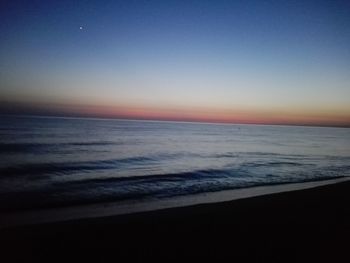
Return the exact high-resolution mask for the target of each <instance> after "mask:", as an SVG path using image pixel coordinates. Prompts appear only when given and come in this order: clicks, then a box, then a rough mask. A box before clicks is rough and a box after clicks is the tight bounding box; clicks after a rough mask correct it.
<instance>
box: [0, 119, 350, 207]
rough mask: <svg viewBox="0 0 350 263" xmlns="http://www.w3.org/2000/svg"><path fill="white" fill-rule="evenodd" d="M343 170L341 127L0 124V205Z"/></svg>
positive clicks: (348, 143) (179, 192)
mask: <svg viewBox="0 0 350 263" xmlns="http://www.w3.org/2000/svg"><path fill="white" fill-rule="evenodd" d="M347 176H350V129H348V128H331V127H305V126H304V127H302V126H277V125H250V124H249V125H248V124H245V125H240V124H209V123H190V122H165V121H138V120H116V119H93V118H90V119H89V118H58V117H28V116H26V117H23V116H5V117H1V121H0V212H11V211H27V210H35V209H46V208H56V207H67V206H69V207H71V206H76V205H82V204H96V203H106V202H117V203H118V202H125V201H127V202H131V203H135V204H136V203H138V202H148V201H154V200H165V199H167V200H169V199H170V200H171V199H172V198H176V197H179V196H182V197H184V198H186V197H190V196H193V195H196V194H199V193H210V192H218V191H222V190H230V189H242V188H251V187H256V186H268V185H279V184H290V183H303V182H310V181H311V182H312V181H319V180H327V179H332V178H338V177H347Z"/></svg>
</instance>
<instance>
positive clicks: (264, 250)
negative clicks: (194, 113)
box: [0, 182, 350, 262]
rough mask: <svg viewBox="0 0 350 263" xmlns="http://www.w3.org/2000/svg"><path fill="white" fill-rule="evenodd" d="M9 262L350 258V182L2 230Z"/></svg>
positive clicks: (325, 259) (0, 233) (323, 259)
mask: <svg viewBox="0 0 350 263" xmlns="http://www.w3.org/2000/svg"><path fill="white" fill-rule="evenodd" d="M0 240H1V248H2V250H3V253H2V256H1V257H2V259H4V261H3V262H52V261H60V262H62V261H76V260H78V261H79V262H80V261H86V260H91V259H93V260H95V261H96V262H103V261H106V260H113V261H117V262H118V261H120V262H125V261H131V260H136V261H141V262H142V261H144V260H146V259H148V260H156V259H158V260H162V261H163V262H165V261H169V260H174V259H175V260H181V261H182V260H188V259H196V260H204V259H211V260H216V261H217V260H220V259H226V260H227V259H228V260H230V261H235V260H238V262H242V261H246V260H247V259H249V260H254V261H257V262H262V261H271V260H275V261H279V262H285V261H294V262H300V261H318V262H319V261H322V262H325V261H326V262H348V259H349V253H348V249H349V244H350V182H342V183H337V184H332V185H326V186H320V187H316V188H312V189H304V190H297V191H291V192H284V193H275V194H270V195H264V196H257V197H251V198H247V199H239V200H234V201H226V202H220V203H211V204H201V205H194V206H188V207H179V208H170V209H163V210H158V211H151V212H142V213H135V214H128V215H119V216H108V217H103V218H95V219H81V220H72V221H67V222H61V223H47V224H38V225H32V226H22V227H13V228H8V229H2V230H0Z"/></svg>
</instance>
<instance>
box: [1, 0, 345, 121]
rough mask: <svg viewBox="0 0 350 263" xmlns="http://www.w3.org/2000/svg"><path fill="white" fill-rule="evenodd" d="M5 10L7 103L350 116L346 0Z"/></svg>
mask: <svg viewBox="0 0 350 263" xmlns="http://www.w3.org/2000/svg"><path fill="white" fill-rule="evenodd" d="M0 10H1V11H0V12H1V13H0V17H1V23H0V32H1V34H0V67H1V72H0V78H1V83H0V99H1V101H2V102H3V103H5V104H6V105H11V104H13V105H15V104H14V103H22V104H31V105H33V104H34V105H41V106H42V107H44V108H45V109H46V110H50V108H54V109H55V110H56V111H58V112H60V111H62V112H66V113H67V112H72V113H74V112H75V111H76V112H80V113H81V112H86V113H87V114H96V115H106V116H107V115H108V116H116V117H118V116H122V117H128V116H129V117H134V118H137V117H140V118H141V117H142V118H151V119H152V118H156V119H177V120H178V119H183V120H209V121H232V122H235V121H237V122H245V121H246V122H259V123H260V122H263V123H264V122H267V123H273V122H281V123H284V122H285V123H289V122H290V123H298V122H299V123H301V124H304V123H306V124H307V123H311V124H312V123H315V124H317V123H321V124H322V123H325V124H327V123H328V124H332V123H334V124H336V125H338V124H340V123H344V124H350V84H349V83H350V2H349V1H261V0H260V1H8V3H6V1H5V2H2V3H1V8H0Z"/></svg>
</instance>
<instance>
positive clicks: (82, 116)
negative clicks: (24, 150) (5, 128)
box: [0, 113, 350, 129]
mask: <svg viewBox="0 0 350 263" xmlns="http://www.w3.org/2000/svg"><path fill="white" fill-rule="evenodd" d="M0 116H5V117H20V118H58V119H90V120H119V121H140V122H141V121H142V122H171V123H191V124H210V125H264V126H288V127H319V128H345V129H348V128H350V124H349V125H327V124H311V123H310V124H307V123H305V124H302V123H268V122H266V123H263V122H259V123H258V122H257V123H255V122H220V121H217V122H215V121H200V120H171V119H168V120H167V119H152V118H137V117H135V118H133V117H117V116H116V117H113V116H93V115H90V116H89V115H79V114H72V115H64V114H61V115H60V114H52V115H50V114H11V113H10V114H9V113H7V114H6V113H5V114H2V113H0Z"/></svg>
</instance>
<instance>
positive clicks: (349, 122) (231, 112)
mask: <svg viewBox="0 0 350 263" xmlns="http://www.w3.org/2000/svg"><path fill="white" fill-rule="evenodd" d="M17 107H18V105H17ZM20 107H22V108H23V109H24V108H27V109H29V110H28V113H31V112H33V110H34V113H35V114H41V115H46V114H48V115H57V116H77V117H98V118H123V119H140V120H163V121H185V122H186V121H189V122H208V123H241V124H272V125H274V124H276V125H277V124H280V125H311V126H342V127H350V114H347V113H342V112H340V111H338V112H329V111H327V112H321V111H316V110H313V111H312V110H302V109H298V110H286V109H279V110H263V109H254V110H252V109H241V108H236V109H222V108H199V107H181V108H180V107H164V106H163V107H151V106H142V107H141V106H126V105H122V106H113V105H109V106H101V105H91V104H90V105H87V104H75V105H73V104H42V103H41V104H38V103H33V104H30V105H29V104H25V105H24V104H21V106H20ZM22 111H24V110H22Z"/></svg>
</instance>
